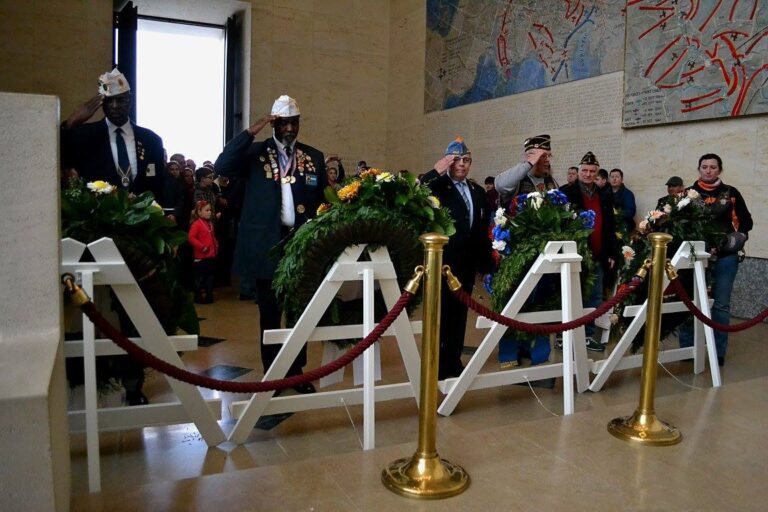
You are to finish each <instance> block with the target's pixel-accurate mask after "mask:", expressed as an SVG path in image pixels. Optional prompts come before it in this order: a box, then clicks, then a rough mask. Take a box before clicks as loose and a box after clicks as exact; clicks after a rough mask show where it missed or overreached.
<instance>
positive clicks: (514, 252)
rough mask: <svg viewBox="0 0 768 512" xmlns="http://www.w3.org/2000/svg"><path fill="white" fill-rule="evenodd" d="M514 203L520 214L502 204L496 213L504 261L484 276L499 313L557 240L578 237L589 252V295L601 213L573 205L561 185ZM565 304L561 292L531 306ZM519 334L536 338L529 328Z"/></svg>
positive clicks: (585, 287)
mask: <svg viewBox="0 0 768 512" xmlns="http://www.w3.org/2000/svg"><path fill="white" fill-rule="evenodd" d="M512 206H513V210H514V214H510V213H506V212H505V211H504V209H503V208H499V209H498V210H497V211H496V215H495V217H494V227H493V230H492V235H493V242H492V247H493V249H494V251H495V253H494V257H495V259H496V261H497V262H498V263H499V264H498V269H497V270H496V272H495V273H493V274H488V275H487V276H485V279H484V280H483V283H484V285H485V288H486V290H487V291H488V293H490V294H491V307H492V308H493V309H494V310H495V311H497V312H500V311H501V310H502V309H503V308H504V306H505V305H506V304H507V302H508V301H509V299H510V297H512V295H513V294H514V292H515V290H517V287H518V286H519V285H520V283H521V282H522V280H523V278H524V277H525V275H526V273H527V272H528V269H529V268H530V267H531V265H532V264H533V262H534V261H536V258H537V257H538V256H539V254H540V253H541V252H542V251H543V250H544V247H546V245H547V243H549V242H551V241H555V240H572V241H574V242H576V246H577V250H578V252H579V254H580V255H582V256H583V257H584V258H583V260H582V276H583V279H582V280H581V286H582V294H583V295H584V296H586V294H587V293H588V292H589V290H591V288H592V285H593V283H594V280H595V262H594V261H593V260H592V257H591V254H592V253H591V251H590V249H589V235H590V234H591V233H592V228H593V227H594V225H595V212H593V211H592V210H585V211H582V212H576V211H574V210H572V209H571V206H572V205H571V203H570V202H569V201H568V197H567V196H566V195H565V194H564V193H563V192H561V191H560V190H556V189H555V190H549V191H547V192H531V193H530V194H520V195H518V196H516V197H515V198H514V199H513V201H512ZM559 307H560V298H559V296H550V297H549V298H548V299H546V300H543V301H541V302H540V303H538V304H535V305H534V306H532V307H531V308H530V309H528V310H529V311H530V310H547V309H553V308H559ZM516 337H517V339H521V340H522V339H530V338H531V336H530V335H527V334H526V333H516Z"/></svg>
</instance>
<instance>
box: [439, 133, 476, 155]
mask: <svg viewBox="0 0 768 512" xmlns="http://www.w3.org/2000/svg"><path fill="white" fill-rule="evenodd" d="M469 153H470V151H469V148H468V147H467V145H466V144H464V139H463V138H461V137H456V140H454V141H453V142H451V143H450V144H448V147H447V148H445V154H446V156H447V155H457V156H461V155H467V154H469Z"/></svg>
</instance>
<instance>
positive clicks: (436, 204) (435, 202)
mask: <svg viewBox="0 0 768 512" xmlns="http://www.w3.org/2000/svg"><path fill="white" fill-rule="evenodd" d="M427 199H429V204H431V205H432V208H440V200H439V199H438V198H436V197H435V196H429V197H428V198H427Z"/></svg>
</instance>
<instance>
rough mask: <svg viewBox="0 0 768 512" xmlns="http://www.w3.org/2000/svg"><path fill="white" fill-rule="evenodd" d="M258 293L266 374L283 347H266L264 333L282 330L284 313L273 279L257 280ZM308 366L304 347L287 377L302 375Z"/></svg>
mask: <svg viewBox="0 0 768 512" xmlns="http://www.w3.org/2000/svg"><path fill="white" fill-rule="evenodd" d="M256 293H257V295H258V297H259V317H260V318H259V322H260V323H259V331H260V332H259V345H260V348H261V363H262V365H263V366H264V373H266V372H267V370H268V369H269V367H270V366H272V362H273V361H274V360H275V358H276V357H277V354H278V352H280V349H281V348H282V347H283V346H282V345H265V344H264V331H266V330H270V329H279V328H280V318H281V317H282V315H283V311H282V310H281V309H280V306H279V304H278V303H277V297H276V296H275V292H274V290H273V289H272V280H271V279H257V280H256ZM306 364H307V346H306V345H304V347H302V349H301V351H300V352H299V355H298V356H296V360H295V361H294V362H293V364H291V367H290V369H289V370H288V374H287V376H291V375H300V374H301V373H302V368H303V367H304V365H306Z"/></svg>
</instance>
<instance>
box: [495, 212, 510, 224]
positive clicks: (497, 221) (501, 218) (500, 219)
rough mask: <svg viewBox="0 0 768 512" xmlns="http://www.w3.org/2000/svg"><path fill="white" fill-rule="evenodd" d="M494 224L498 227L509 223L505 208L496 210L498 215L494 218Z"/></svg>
mask: <svg viewBox="0 0 768 512" xmlns="http://www.w3.org/2000/svg"><path fill="white" fill-rule="evenodd" d="M493 222H494V223H495V224H496V225H497V226H504V224H506V223H507V218H506V217H505V216H504V208H499V209H497V210H496V214H495V215H494V217H493Z"/></svg>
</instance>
